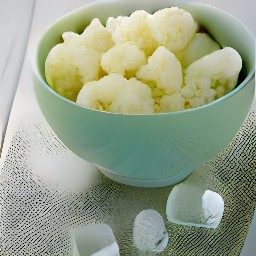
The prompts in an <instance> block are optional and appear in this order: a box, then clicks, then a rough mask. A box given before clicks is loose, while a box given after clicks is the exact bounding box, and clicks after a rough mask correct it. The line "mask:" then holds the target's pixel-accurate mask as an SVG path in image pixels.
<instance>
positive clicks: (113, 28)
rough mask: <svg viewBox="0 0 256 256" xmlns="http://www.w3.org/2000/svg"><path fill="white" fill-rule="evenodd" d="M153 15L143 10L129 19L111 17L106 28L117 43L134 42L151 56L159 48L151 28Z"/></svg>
mask: <svg viewBox="0 0 256 256" xmlns="http://www.w3.org/2000/svg"><path fill="white" fill-rule="evenodd" d="M150 19H151V15H150V14H149V13H147V12H146V11H143V10H138V11H135V12H133V13H132V14H131V15H130V16H129V17H127V16H118V17H117V18H113V17H110V18H108V20H107V24H106V28H107V29H108V30H109V31H110V32H111V33H112V36H113V39H114V41H115V42H116V43H123V42H132V43H134V44H136V45H137V46H138V47H139V48H140V49H141V50H143V51H144V52H145V53H146V54H147V55H148V56H150V55H151V54H152V53H153V52H154V51H155V49H156V48H157V47H158V45H157V42H156V40H155V39H154V37H153V35H152V30H151V27H150Z"/></svg>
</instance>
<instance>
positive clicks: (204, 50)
mask: <svg viewBox="0 0 256 256" xmlns="http://www.w3.org/2000/svg"><path fill="white" fill-rule="evenodd" d="M219 49H220V46H219V44H217V43H216V41H214V40H213V39H212V38H211V37H210V36H209V35H208V34H206V33H196V34H195V35H194V37H193V38H192V40H191V42H190V43H189V45H188V46H187V47H186V48H185V49H183V50H182V51H180V52H178V53H176V54H175V55H176V57H177V58H178V59H179V60H180V63H181V65H182V67H184V68H187V67H188V66H189V65H190V64H192V63H193V62H195V61H196V60H198V59H200V58H202V57H203V56H205V55H208V54H210V53H212V52H214V51H217V50H219Z"/></svg>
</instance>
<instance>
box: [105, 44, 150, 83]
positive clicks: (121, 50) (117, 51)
mask: <svg viewBox="0 0 256 256" xmlns="http://www.w3.org/2000/svg"><path fill="white" fill-rule="evenodd" d="M146 62H147V59H146V55H145V53H144V52H143V51H142V50H140V49H139V48H138V47H137V46H136V45H135V44H132V43H130V42H126V43H121V44H117V45H115V46H114V47H113V48H111V49H110V50H108V51H107V52H106V53H104V54H103V56H102V59H101V67H102V68H103V70H104V71H106V72H107V73H108V74H109V73H118V74H121V75H123V76H125V77H127V78H130V77H132V76H135V74H136V72H137V70H138V69H139V68H140V66H142V65H144V64H146Z"/></svg>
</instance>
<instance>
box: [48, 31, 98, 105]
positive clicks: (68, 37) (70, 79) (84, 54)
mask: <svg viewBox="0 0 256 256" xmlns="http://www.w3.org/2000/svg"><path fill="white" fill-rule="evenodd" d="M63 38H64V40H65V41H64V42H63V43H61V44H58V45H56V46H55V47H53V48H52V49H51V51H50V52H49V54H48V56H47V58H46V61H45V75H46V80H47V83H48V84H49V85H50V87H52V88H53V89H54V90H55V91H56V92H57V93H59V94H60V95H62V96H64V97H66V98H68V99H70V100H73V101H75V100H76V97H77V94H78V92H79V91H80V89H81V88H82V86H83V84H84V83H86V82H88V81H92V80H97V79H99V76H100V70H101V67H100V58H101V55H100V54H99V53H98V52H96V51H94V50H92V49H87V48H85V47H84V46H83V45H82V44H81V40H80V38H79V36H76V35H75V33H65V34H64V36H63Z"/></svg>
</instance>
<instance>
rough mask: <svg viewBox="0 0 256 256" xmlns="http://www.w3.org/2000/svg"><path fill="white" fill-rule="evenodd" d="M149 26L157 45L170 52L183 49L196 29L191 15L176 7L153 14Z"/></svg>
mask: <svg viewBox="0 0 256 256" xmlns="http://www.w3.org/2000/svg"><path fill="white" fill-rule="evenodd" d="M150 25H151V30H152V33H153V36H154V38H155V40H156V41H157V43H158V45H162V46H165V47H166V48H168V49H169V50H170V51H172V52H177V51H180V50H182V49H184V48H185V47H186V46H187V44H188V43H189V42H190V40H191V39H192V37H193V36H194V34H195V32H196V30H197V27H198V26H197V23H196V22H195V21H194V19H193V17H192V15H191V14H190V13H188V12H186V11H185V10H183V9H180V8H178V7H171V8H165V9H162V10H159V11H157V12H155V13H154V14H153V15H152V19H151V20H150Z"/></svg>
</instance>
